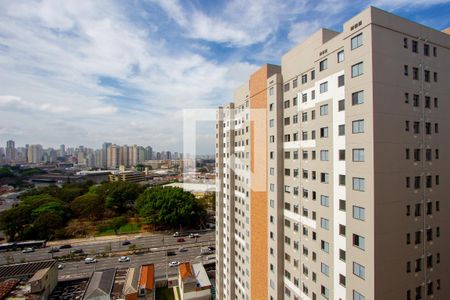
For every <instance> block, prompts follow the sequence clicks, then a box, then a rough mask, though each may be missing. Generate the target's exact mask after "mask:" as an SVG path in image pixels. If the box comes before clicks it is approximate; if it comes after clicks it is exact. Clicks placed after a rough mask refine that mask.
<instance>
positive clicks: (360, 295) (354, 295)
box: [353, 290, 366, 300]
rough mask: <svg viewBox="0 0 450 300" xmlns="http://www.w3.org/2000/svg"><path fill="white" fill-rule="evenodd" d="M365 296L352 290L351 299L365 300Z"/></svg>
mask: <svg viewBox="0 0 450 300" xmlns="http://www.w3.org/2000/svg"><path fill="white" fill-rule="evenodd" d="M365 299H366V298H365V297H364V296H363V295H362V294H360V293H358V292H357V291H355V290H354V291H353V300H365Z"/></svg>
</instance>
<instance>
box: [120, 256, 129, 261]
mask: <svg viewBox="0 0 450 300" xmlns="http://www.w3.org/2000/svg"><path fill="white" fill-rule="evenodd" d="M127 261H130V257H128V256H121V257H119V262H127Z"/></svg>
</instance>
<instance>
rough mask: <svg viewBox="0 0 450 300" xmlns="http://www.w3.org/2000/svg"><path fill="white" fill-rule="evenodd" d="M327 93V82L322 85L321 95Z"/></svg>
mask: <svg viewBox="0 0 450 300" xmlns="http://www.w3.org/2000/svg"><path fill="white" fill-rule="evenodd" d="M326 92H328V81H325V82H323V83H321V84H320V93H321V94H323V93H326Z"/></svg>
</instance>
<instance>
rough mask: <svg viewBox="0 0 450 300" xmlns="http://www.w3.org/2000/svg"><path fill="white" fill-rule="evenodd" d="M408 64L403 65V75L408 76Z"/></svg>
mask: <svg viewBox="0 0 450 300" xmlns="http://www.w3.org/2000/svg"><path fill="white" fill-rule="evenodd" d="M408 73H409V72H408V66H407V65H404V66H403V75H405V76H408Z"/></svg>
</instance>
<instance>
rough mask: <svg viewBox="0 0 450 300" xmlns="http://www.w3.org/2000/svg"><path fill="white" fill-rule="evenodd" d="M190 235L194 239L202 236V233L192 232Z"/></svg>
mask: <svg viewBox="0 0 450 300" xmlns="http://www.w3.org/2000/svg"><path fill="white" fill-rule="evenodd" d="M189 237H190V238H191V239H193V238H198V237H200V234H198V233H191V234H189Z"/></svg>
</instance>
